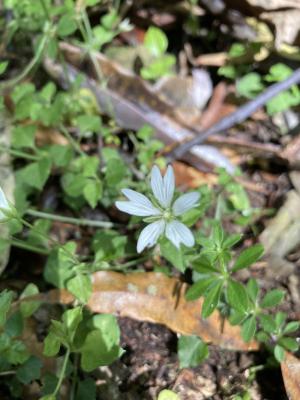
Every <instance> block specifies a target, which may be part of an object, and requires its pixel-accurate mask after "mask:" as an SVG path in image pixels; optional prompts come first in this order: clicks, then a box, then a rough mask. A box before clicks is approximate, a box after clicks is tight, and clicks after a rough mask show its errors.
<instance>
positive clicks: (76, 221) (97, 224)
mask: <svg viewBox="0 0 300 400" xmlns="http://www.w3.org/2000/svg"><path fill="white" fill-rule="evenodd" d="M26 214H28V215H31V216H33V217H37V218H43V219H48V220H51V221H59V222H65V223H68V224H72V225H84V226H91V227H94V228H112V227H113V226H114V225H115V224H113V223H112V222H108V221H94V220H91V219H86V218H73V217H66V216H64V215H57V214H50V213H47V212H42V211H36V210H33V209H29V210H27V211H26Z"/></svg>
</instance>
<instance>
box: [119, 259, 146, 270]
mask: <svg viewBox="0 0 300 400" xmlns="http://www.w3.org/2000/svg"><path fill="white" fill-rule="evenodd" d="M148 259H149V257H148V256H144V257H140V258H137V259H135V260H131V261H128V262H126V263H124V264H122V269H125V268H129V267H132V266H135V265H137V264H139V263H141V262H143V261H146V260H148Z"/></svg>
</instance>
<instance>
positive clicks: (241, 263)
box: [232, 244, 264, 272]
mask: <svg viewBox="0 0 300 400" xmlns="http://www.w3.org/2000/svg"><path fill="white" fill-rule="evenodd" d="M263 252H264V248H263V246H262V245H261V244H256V245H254V246H252V247H249V248H248V249H246V250H244V251H242V253H241V254H240V255H239V256H238V258H237V259H236V261H235V263H234V265H233V268H232V272H235V271H238V270H240V269H243V268H247V267H249V266H250V265H251V264H253V263H254V262H256V261H257V260H258V259H260V257H261V256H262V255H263Z"/></svg>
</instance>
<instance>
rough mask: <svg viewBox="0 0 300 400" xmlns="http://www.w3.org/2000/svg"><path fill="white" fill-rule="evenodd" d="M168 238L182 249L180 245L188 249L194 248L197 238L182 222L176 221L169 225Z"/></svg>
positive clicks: (167, 228) (167, 227) (167, 229)
mask: <svg viewBox="0 0 300 400" xmlns="http://www.w3.org/2000/svg"><path fill="white" fill-rule="evenodd" d="M166 237H167V238H168V239H169V240H170V241H171V242H172V243H173V244H174V246H176V247H177V248H179V247H180V243H183V244H185V245H186V246H187V247H192V246H194V244H195V238H194V236H193V234H192V232H191V231H190V230H189V228H187V227H186V226H185V225H184V224H182V223H181V222H179V221H177V220H175V221H171V222H169V223H167V226H166Z"/></svg>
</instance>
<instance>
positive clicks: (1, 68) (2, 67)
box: [0, 61, 8, 75]
mask: <svg viewBox="0 0 300 400" xmlns="http://www.w3.org/2000/svg"><path fill="white" fill-rule="evenodd" d="M7 66H8V61H2V62H0V75H2V74H4V72H5V71H6V68H7Z"/></svg>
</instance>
